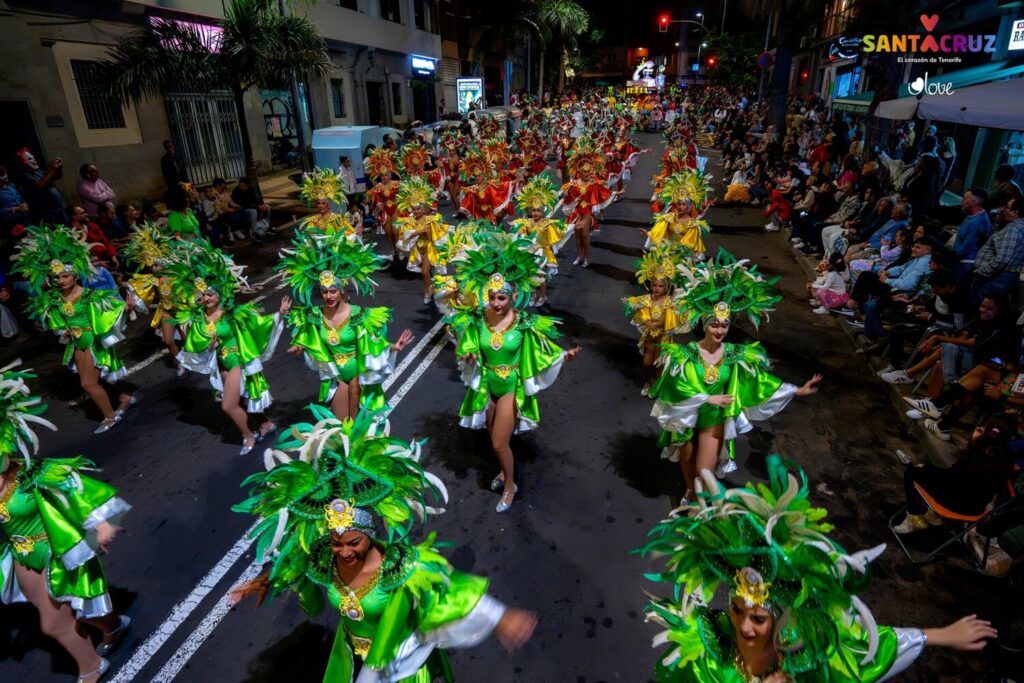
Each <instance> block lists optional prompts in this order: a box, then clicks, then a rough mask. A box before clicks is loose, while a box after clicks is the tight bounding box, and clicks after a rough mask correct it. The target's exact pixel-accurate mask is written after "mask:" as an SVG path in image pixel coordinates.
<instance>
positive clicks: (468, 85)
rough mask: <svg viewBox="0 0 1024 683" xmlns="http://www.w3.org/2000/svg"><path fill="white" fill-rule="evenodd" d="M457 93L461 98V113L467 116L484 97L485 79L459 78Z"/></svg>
mask: <svg viewBox="0 0 1024 683" xmlns="http://www.w3.org/2000/svg"><path fill="white" fill-rule="evenodd" d="M455 92H456V93H457V94H458V97H459V113H460V114H465V113H466V112H467V111H469V110H470V108H471V107H472V106H473V105H474V104H476V103H477V102H479V100H480V98H482V97H483V96H484V79H482V78H457V79H455Z"/></svg>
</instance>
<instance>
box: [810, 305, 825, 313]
mask: <svg viewBox="0 0 1024 683" xmlns="http://www.w3.org/2000/svg"><path fill="white" fill-rule="evenodd" d="M811 313H814V314H815V315H828V309H827V308H825V307H824V306H818V307H817V308H815V309H814V310H813V311H811Z"/></svg>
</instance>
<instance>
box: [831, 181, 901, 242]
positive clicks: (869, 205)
mask: <svg viewBox="0 0 1024 683" xmlns="http://www.w3.org/2000/svg"><path fill="white" fill-rule="evenodd" d="M839 208H840V210H842V208H843V207H842V206H840V207H839ZM891 213H892V200H891V199H889V198H888V197H882V198H881V199H878V194H877V193H876V192H875V190H874V189H873V188H870V187H869V188H867V189H865V190H864V191H863V193H862V195H861V204H860V209H859V210H858V211H857V213H856V214H855V215H854V216H853V217H851V218H848V219H846V220H844V221H842V222H841V223H839V224H837V225H826V226H825V227H824V228H822V229H821V244H822V248H823V249H824V250H825V257H826V258H827V257H828V256H831V255H832V254H833V253H839V254H845V253H846V249H847V248H848V246H849V242H850V241H851V240H853V241H856V242H860V241H861V240H859V239H857V237H858V236H859V235H860V233H861V230H863V231H864V232H865V234H866V236H870V235H871V233H873V232H874V231H875V230H877V229H878V228H880V227H882V225H884V224H885V222H886V221H888V220H889V217H890V215H891ZM876 220H877V221H878V222H877V223H872V221H876Z"/></svg>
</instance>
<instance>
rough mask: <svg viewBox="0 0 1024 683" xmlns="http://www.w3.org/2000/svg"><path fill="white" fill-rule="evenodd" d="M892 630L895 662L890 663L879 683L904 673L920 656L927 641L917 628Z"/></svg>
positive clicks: (922, 632)
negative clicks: (894, 634)
mask: <svg viewBox="0 0 1024 683" xmlns="http://www.w3.org/2000/svg"><path fill="white" fill-rule="evenodd" d="M893 630H894V631H895V632H896V661H894V662H893V663H892V666H890V667H889V670H888V671H886V672H885V675H884V676H882V677H881V678H879V679H878V680H879V683H881V681H887V680H889V679H890V678H893V677H895V676H899V675H900V674H901V673H903V672H904V671H906V670H907V669H908V668H909V667H910V665H911V664H913V663H914V661H915V660H916V659H917V658H918V657H920V656H921V651H922V650H923V649H924V646H925V645H926V644H927V640H928V639H927V638H925V635H924V631H922V630H921V629H919V628H894V629H893Z"/></svg>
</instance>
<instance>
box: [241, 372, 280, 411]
mask: <svg viewBox="0 0 1024 683" xmlns="http://www.w3.org/2000/svg"><path fill="white" fill-rule="evenodd" d="M241 394H242V398H244V399H246V404H245V410H246V412H248V413H262V412H264V411H266V409H267V408H269V407H270V406H271V405H272V404H273V403H274V397H273V396H271V395H270V389H267V390H266V391H264V392H263V393H262V394H260V395H259V396H258V397H256V398H250V397H249V395H248V394H247V393H246V392H245V378H244V377H243V378H242V391H241Z"/></svg>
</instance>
